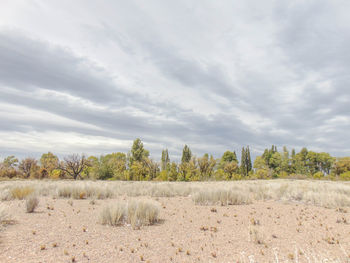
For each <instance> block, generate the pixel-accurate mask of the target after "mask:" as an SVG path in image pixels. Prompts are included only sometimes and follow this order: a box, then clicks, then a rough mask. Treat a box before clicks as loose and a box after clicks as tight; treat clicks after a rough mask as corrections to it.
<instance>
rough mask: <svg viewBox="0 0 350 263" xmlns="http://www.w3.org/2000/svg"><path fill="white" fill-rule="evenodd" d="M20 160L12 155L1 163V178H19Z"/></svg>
mask: <svg viewBox="0 0 350 263" xmlns="http://www.w3.org/2000/svg"><path fill="white" fill-rule="evenodd" d="M17 166H18V159H17V158H16V157H15V156H13V155H11V156H8V157H6V158H5V159H4V161H3V162H2V163H0V177H8V178H13V177H15V176H17Z"/></svg>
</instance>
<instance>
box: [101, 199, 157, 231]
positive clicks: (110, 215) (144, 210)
mask: <svg viewBox="0 0 350 263" xmlns="http://www.w3.org/2000/svg"><path fill="white" fill-rule="evenodd" d="M158 215H159V207H158V205H156V204H154V203H153V202H151V201H146V200H133V201H130V202H129V203H124V202H118V203H116V204H115V205H114V206H110V207H105V208H104V209H103V210H102V212H101V214H100V222H101V224H103V225H111V226H118V225H122V224H125V223H127V224H130V225H131V226H132V227H133V228H134V229H135V228H140V227H141V226H146V225H153V224H154V223H156V222H157V221H158Z"/></svg>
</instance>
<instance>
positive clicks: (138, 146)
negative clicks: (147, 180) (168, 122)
mask: <svg viewBox="0 0 350 263" xmlns="http://www.w3.org/2000/svg"><path fill="white" fill-rule="evenodd" d="M148 156H149V151H147V150H146V149H145V148H144V147H143V143H142V141H141V140H140V139H139V138H137V139H136V140H134V142H133V145H132V147H131V154H130V158H129V162H130V165H132V164H133V162H134V161H137V162H142V161H143V160H144V159H146V158H148Z"/></svg>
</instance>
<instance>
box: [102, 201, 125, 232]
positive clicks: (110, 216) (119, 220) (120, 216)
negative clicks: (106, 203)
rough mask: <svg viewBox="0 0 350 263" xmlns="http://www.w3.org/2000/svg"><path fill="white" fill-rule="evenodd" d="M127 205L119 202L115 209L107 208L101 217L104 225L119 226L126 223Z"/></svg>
mask: <svg viewBox="0 0 350 263" xmlns="http://www.w3.org/2000/svg"><path fill="white" fill-rule="evenodd" d="M125 214H126V205H125V204H124V203H121V202H118V203H116V204H115V205H114V206H113V207H105V208H104V209H103V210H102V212H101V215H100V221H101V224H102V225H110V226H118V225H121V224H123V223H124V221H125Z"/></svg>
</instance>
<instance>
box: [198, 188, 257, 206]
mask: <svg viewBox="0 0 350 263" xmlns="http://www.w3.org/2000/svg"><path fill="white" fill-rule="evenodd" d="M193 201H194V202H195V204H199V205H215V204H220V205H222V206H224V205H243V204H250V203H251V202H252V200H251V197H250V195H249V192H243V191H242V190H239V189H234V190H233V189H232V190H227V189H217V190H202V191H200V192H198V193H196V194H194V196H193Z"/></svg>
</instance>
